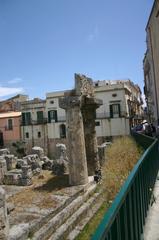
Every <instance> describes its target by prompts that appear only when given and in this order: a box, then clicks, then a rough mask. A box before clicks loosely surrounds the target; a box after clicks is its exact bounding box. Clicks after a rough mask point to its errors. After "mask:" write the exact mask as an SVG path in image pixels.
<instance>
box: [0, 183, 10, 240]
mask: <svg viewBox="0 0 159 240" xmlns="http://www.w3.org/2000/svg"><path fill="white" fill-rule="evenodd" d="M8 235H9V223H8V216H7V206H6V196H5V191H4V189H3V188H2V187H0V239H1V240H8Z"/></svg>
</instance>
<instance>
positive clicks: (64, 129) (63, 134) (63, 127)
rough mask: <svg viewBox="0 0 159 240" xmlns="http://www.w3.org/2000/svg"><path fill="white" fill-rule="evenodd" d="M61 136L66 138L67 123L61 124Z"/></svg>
mask: <svg viewBox="0 0 159 240" xmlns="http://www.w3.org/2000/svg"><path fill="white" fill-rule="evenodd" d="M60 138H66V126H65V124H61V125H60Z"/></svg>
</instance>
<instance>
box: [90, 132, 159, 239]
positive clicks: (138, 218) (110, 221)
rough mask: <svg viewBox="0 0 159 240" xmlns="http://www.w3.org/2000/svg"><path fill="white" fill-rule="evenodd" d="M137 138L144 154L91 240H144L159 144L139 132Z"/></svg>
mask: <svg viewBox="0 0 159 240" xmlns="http://www.w3.org/2000/svg"><path fill="white" fill-rule="evenodd" d="M134 138H135V139H136V141H137V143H139V145H141V146H142V147H143V148H144V149H145V152H144V154H143V155H142V157H141V158H140V159H139V161H138V162H137V164H136V165H135V166H134V168H133V170H132V171H131V173H130V174H129V176H128V178H127V180H126V181H125V183H124V185H123V186H122V188H121V190H120V192H119V193H118V195H117V196H116V198H115V200H114V201H113V203H112V205H111V206H110V208H109V209H108V210H107V212H106V213H105V215H104V217H103V220H102V221H101V223H100V224H99V226H98V228H97V230H96V231H95V233H94V235H93V236H92V240H98V239H100V240H102V239H105V240H140V239H141V234H142V233H143V226H144V224H145V218H146V216H147V210H148V207H149V203H150V199H151V194H152V190H153V187H154V184H155V181H156V177H157V173H158V169H159V160H158V141H157V139H153V138H151V137H148V136H145V135H141V134H137V133H135V134H134Z"/></svg>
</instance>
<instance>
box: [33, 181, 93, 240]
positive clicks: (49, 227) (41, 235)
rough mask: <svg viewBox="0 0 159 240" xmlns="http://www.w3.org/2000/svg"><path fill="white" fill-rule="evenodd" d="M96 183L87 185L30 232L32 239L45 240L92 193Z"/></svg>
mask: <svg viewBox="0 0 159 240" xmlns="http://www.w3.org/2000/svg"><path fill="white" fill-rule="evenodd" d="M95 188H96V184H94V183H93V184H91V185H89V187H88V189H87V191H85V192H84V193H82V194H81V195H79V196H78V197H77V198H76V199H74V200H73V201H72V202H71V203H70V204H68V205H67V206H65V208H64V209H63V210H61V211H60V212H58V213H57V214H56V215H55V216H53V217H52V218H51V219H50V220H49V221H48V222H46V223H45V224H44V225H43V226H42V227H41V228H39V230H38V231H36V232H35V233H33V234H31V235H32V238H31V239H33V240H46V239H48V238H49V237H50V236H51V235H52V234H53V233H54V232H55V231H56V230H57V229H58V228H59V227H60V226H61V225H62V224H63V223H64V222H65V221H66V220H67V219H68V218H69V217H70V216H71V215H72V214H74V212H76V211H77V209H79V208H80V207H81V205H83V203H84V202H85V201H87V199H89V197H90V196H91V195H92V194H93V193H94V190H95Z"/></svg>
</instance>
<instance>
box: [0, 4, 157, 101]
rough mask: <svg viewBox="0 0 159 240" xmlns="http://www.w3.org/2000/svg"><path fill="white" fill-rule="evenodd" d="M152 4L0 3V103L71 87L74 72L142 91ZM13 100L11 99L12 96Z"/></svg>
mask: <svg viewBox="0 0 159 240" xmlns="http://www.w3.org/2000/svg"><path fill="white" fill-rule="evenodd" d="M152 4H153V0H133V1H132V0H120V1H119V0H0V99H2V98H7V97H8V94H14V93H17V92H19V91H22V92H23V93H25V94H28V95H29V96H30V98H33V97H41V98H45V94H46V92H51V91H55V90H64V89H71V88H73V87H74V73H75V72H77V73H82V74H86V75H88V76H89V77H91V78H93V79H94V80H103V79H112V80H113V79H122V78H124V79H126V78H130V79H131V80H132V81H133V82H134V83H138V84H139V85H140V87H141V88H142V87H143V66H142V60H143V57H144V53H145V49H146V43H145V39H146V34H145V26H146V23H147V21H148V17H149V14H150V11H151V7H152ZM10 96H11V95H10Z"/></svg>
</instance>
